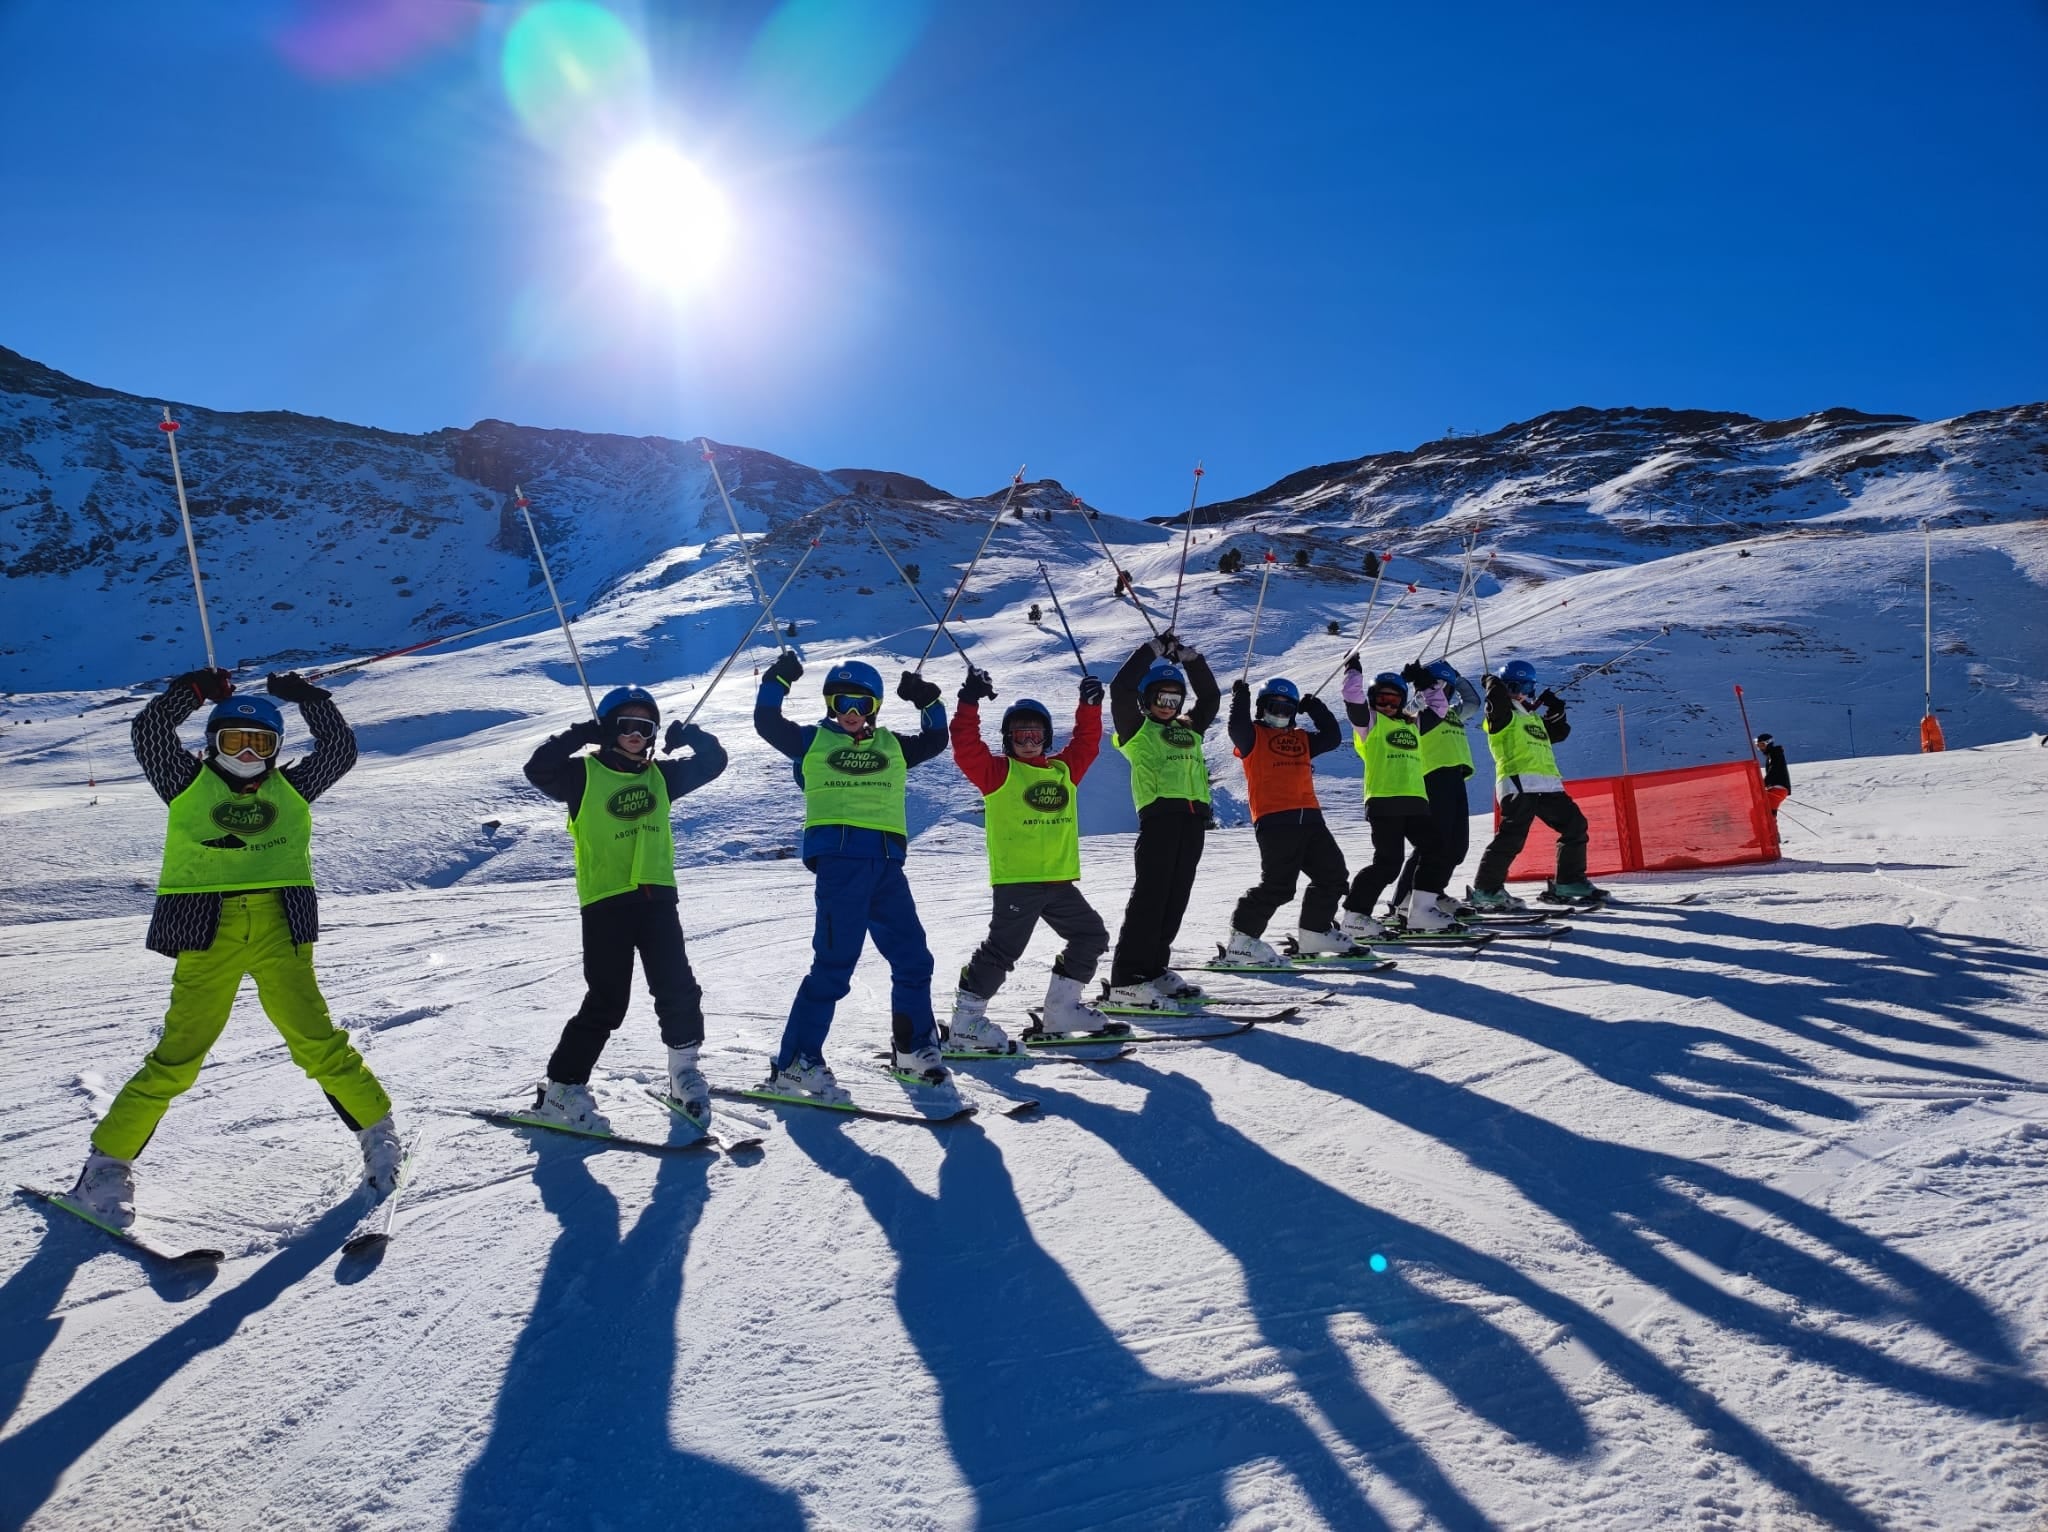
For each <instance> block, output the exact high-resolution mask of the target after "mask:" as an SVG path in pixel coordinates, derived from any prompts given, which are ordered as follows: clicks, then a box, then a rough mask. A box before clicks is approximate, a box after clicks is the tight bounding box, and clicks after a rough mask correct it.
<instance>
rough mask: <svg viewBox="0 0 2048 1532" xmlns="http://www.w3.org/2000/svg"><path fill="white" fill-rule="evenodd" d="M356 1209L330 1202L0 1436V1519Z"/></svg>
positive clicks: (336, 1243) (279, 1285) (220, 1342)
mask: <svg viewBox="0 0 2048 1532" xmlns="http://www.w3.org/2000/svg"><path fill="white" fill-rule="evenodd" d="M361 1216H362V1208H361V1207H359V1206H358V1205H356V1203H355V1202H354V1200H353V1199H351V1200H350V1201H348V1202H344V1203H341V1204H339V1205H337V1206H335V1207H333V1208H330V1209H329V1210H328V1211H327V1212H326V1213H325V1214H324V1215H323V1216H322V1217H321V1218H320V1219H319V1220H318V1221H317V1222H315V1223H313V1224H312V1225H310V1226H309V1227H308V1228H307V1229H306V1230H305V1232H304V1233H303V1234H300V1235H298V1236H296V1237H294V1238H293V1239H292V1241H291V1242H290V1243H289V1244H287V1245H285V1246H284V1248H283V1249H281V1250H279V1251H278V1252H277V1253H276V1254H275V1255H273V1256H271V1257H270V1259H268V1260H267V1261H265V1262H264V1263H263V1264H262V1265H261V1266H259V1267H257V1268H256V1269H255V1270H254V1271H253V1272H251V1273H250V1274H249V1275H248V1276H247V1277H246V1278H245V1279H243V1280H242V1281H240V1282H238V1283H236V1284H235V1285H234V1286H233V1287H231V1288H229V1289H228V1290H227V1291H226V1292H224V1293H221V1294H219V1295H218V1296H217V1297H214V1298H211V1299H209V1300H208V1301H207V1304H206V1306H205V1307H204V1308H202V1309H201V1310H200V1311H199V1312H198V1313H196V1314H194V1315H192V1316H191V1317H190V1318H188V1319H186V1320H184V1321H183V1322H182V1323H180V1324H178V1325H176V1326H174V1327H172V1328H171V1329H169V1330H167V1331H165V1332H164V1333H163V1334H162V1335H160V1336H158V1337H157V1338H156V1339H155V1340H153V1341H151V1342H150V1343H149V1344H148V1345H146V1346H144V1347H143V1348H142V1349H141V1350H140V1351H138V1352H136V1353H134V1354H133V1355H132V1356H129V1357H126V1358H124V1359H123V1360H121V1361H119V1362H116V1363H115V1364H114V1365H113V1366H112V1367H109V1368H108V1369H107V1370H106V1371H105V1372H103V1373H101V1374H100V1375H99V1376H98V1377H96V1378H94V1379H93V1380H92V1381H91V1382H89V1383H87V1384H86V1385H85V1386H84V1387H83V1388H81V1389H79V1391H78V1392H77V1393H75V1394H73V1395H72V1396H71V1397H70V1398H69V1399H66V1400H65V1401H64V1402H63V1403H62V1404H60V1405H58V1406H57V1407H56V1408H55V1409H53V1410H51V1411H50V1412H49V1413H48V1414H46V1415H43V1416H40V1417H38V1418H37V1419H35V1420H33V1421H31V1422H29V1424H28V1425H26V1426H24V1427H23V1428H22V1429H21V1430H20V1431H18V1432H16V1433H15V1434H14V1435H13V1436H10V1437H8V1438H7V1439H6V1440H5V1441H0V1526H6V1527H16V1526H20V1525H21V1524H22V1523H23V1522H25V1521H27V1520H28V1518H29V1517H30V1515H32V1514H33V1513H34V1512H35V1511H36V1509H37V1508H38V1507H40V1506H41V1505H42V1504H43V1503H44V1502H45V1501H47V1500H48V1499H49V1498H50V1496H51V1494H52V1493H54V1491H55V1490H56V1487H57V1481H58V1480H59V1479H61V1478H62V1477H63V1476H64V1474H65V1473H66V1472H67V1471H68V1470H69V1469H70V1468H71V1467H72V1465H74V1464H76V1463H78V1462H79V1461H80V1460H81V1459H83V1458H84V1457H85V1455H86V1454H87V1453H88V1452H90V1451H91V1450H92V1449H93V1447H94V1446H95V1445H96V1444H97V1443H98V1442H99V1441H100V1440H101V1438H103V1437H104V1436H106V1435H107V1433H108V1432H110V1431H112V1430H113V1429H114V1428H115V1427H116V1426H118V1425H119V1424H120V1423H121V1422H122V1421H124V1420H126V1419H127V1418H128V1417H129V1416H130V1415H132V1414H134V1413H135V1412H136V1411H137V1410H140V1409H143V1408H145V1407H146V1406H148V1405H149V1404H150V1402H151V1401H152V1400H153V1399H154V1398H155V1396H156V1394H157V1391H158V1390H159V1389H161V1388H163V1387H164V1386H165V1385H166V1384H167V1383H169V1382H170V1381H171V1380H172V1379H173V1378H174V1377H176V1376H177V1374H178V1373H179V1371H180V1370H181V1369H183V1368H184V1367H186V1366H187V1365H189V1364H190V1363H191V1362H192V1361H193V1360H194V1359H195V1358H198V1357H201V1356H204V1355H206V1354H207V1353H208V1352H210V1351H214V1350H216V1349H218V1348H219V1347H221V1346H225V1345H226V1344H227V1343H228V1342H229V1341H231V1340H233V1339H234V1338H235V1336H236V1334H237V1333H238V1332H239V1331H240V1330H241V1328H242V1325H243V1323H244V1322H245V1321H247V1320H249V1319H250V1318H252V1317H254V1316H255V1315H257V1314H260V1313H261V1312H263V1310H265V1309H267V1308H269V1307H270V1305H271V1304H272V1303H274V1302H276V1301H277V1300H278V1299H279V1298H281V1297H282V1296H283V1295H284V1294H285V1293H287V1292H289V1291H290V1290H291V1289H292V1287H293V1286H295V1285H296V1284H297V1283H298V1282H299V1281H301V1280H302V1279H303V1278H305V1277H307V1276H310V1275H311V1274H312V1273H313V1272H314V1271H316V1270H317V1269H318V1268H319V1267H320V1265H321V1263H322V1262H324V1261H326V1260H328V1259H329V1258H330V1257H331V1256H333V1255H334V1253H335V1252H336V1251H337V1250H339V1249H340V1248H341V1242H342V1241H343V1240H344V1239H346V1238H347V1237H348V1234H349V1231H350V1230H352V1229H353V1228H354V1227H355V1225H356V1220H357V1219H358V1218H360V1217H361Z"/></svg>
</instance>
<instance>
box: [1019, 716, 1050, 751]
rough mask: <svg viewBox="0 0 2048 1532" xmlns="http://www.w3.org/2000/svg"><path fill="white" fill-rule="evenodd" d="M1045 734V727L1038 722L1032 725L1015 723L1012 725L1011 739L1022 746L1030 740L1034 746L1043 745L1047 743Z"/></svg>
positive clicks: (1034, 721) (1031, 723)
mask: <svg viewBox="0 0 2048 1532" xmlns="http://www.w3.org/2000/svg"><path fill="white" fill-rule="evenodd" d="M1045 733H1046V731H1045V725H1044V724H1042V723H1039V722H1037V721H1036V720H1033V721H1032V722H1030V723H1013V724H1011V725H1010V739H1011V740H1012V741H1013V742H1014V743H1016V744H1020V745H1021V744H1023V743H1024V742H1025V741H1026V740H1029V741H1030V742H1031V743H1032V744H1034V745H1042V744H1044V743H1045Z"/></svg>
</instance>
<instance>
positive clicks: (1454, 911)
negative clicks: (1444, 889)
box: [1436, 894, 1465, 920]
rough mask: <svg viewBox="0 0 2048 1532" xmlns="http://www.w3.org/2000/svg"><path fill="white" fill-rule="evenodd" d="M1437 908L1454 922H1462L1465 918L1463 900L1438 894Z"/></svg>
mask: <svg viewBox="0 0 2048 1532" xmlns="http://www.w3.org/2000/svg"><path fill="white" fill-rule="evenodd" d="M1436 907H1437V908H1438V909H1440V910H1442V911H1443V912H1444V913H1445V914H1446V915H1448V916H1450V917H1451V919H1453V920H1462V919H1463V918H1464V916H1465V906H1464V903H1463V902H1462V901H1461V900H1458V899H1454V898H1452V897H1451V896H1450V895H1449V894H1438V895H1437V896H1436Z"/></svg>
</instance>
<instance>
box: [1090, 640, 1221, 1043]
mask: <svg viewBox="0 0 2048 1532" xmlns="http://www.w3.org/2000/svg"><path fill="white" fill-rule="evenodd" d="M1181 666H1185V667H1186V674H1185V675H1183V674H1182V672H1181V670H1180V668H1178V667H1181ZM1190 680H1192V681H1193V682H1194V687H1195V705H1194V707H1193V708H1192V709H1190V710H1189V712H1188V713H1187V714H1186V715H1185V716H1183V715H1182V713H1181V705H1182V704H1183V703H1184V702H1186V700H1187V687H1188V682H1189V681H1190ZM1222 702H1223V694H1222V692H1221V691H1219V690H1218V689H1217V686H1216V677H1215V676H1213V675H1212V674H1210V672H1209V664H1208V661H1206V660H1204V659H1203V658H1202V656H1201V653H1200V652H1199V651H1198V650H1196V649H1195V648H1193V647H1192V646H1191V645H1188V644H1184V643H1182V642H1181V641H1180V639H1179V638H1178V637H1176V636H1175V635H1174V634H1171V633H1163V634H1161V635H1160V636H1159V637H1157V638H1153V639H1148V640H1146V641H1145V642H1144V643H1142V644H1140V645H1138V647H1137V648H1136V649H1135V650H1133V651H1132V653H1131V657H1130V658H1129V659H1128V660H1126V661H1124V664H1123V668H1122V669H1120V670H1119V671H1117V673H1116V677H1115V679H1113V680H1112V681H1111V682H1110V683H1109V706H1110V713H1111V716H1112V718H1113V719H1114V721H1115V724H1116V737H1115V739H1114V740H1113V741H1112V743H1114V744H1115V746H1116V748H1117V750H1118V751H1119V752H1120V753H1121V754H1122V755H1123V756H1124V757H1125V759H1127V760H1128V761H1129V762H1130V763H1131V798H1132V800H1133V801H1134V802H1135V803H1136V804H1137V807H1138V841H1137V846H1136V848H1135V859H1136V862H1137V879H1136V881H1135V882H1133V883H1132V884H1131V897H1130V901H1129V902H1128V903H1127V904H1126V905H1125V906H1124V923H1123V929H1122V930H1120V931H1119V932H1118V933H1117V939H1116V952H1115V953H1114V955H1113V956H1112V957H1111V959H1110V967H1109V993H1108V995H1107V996H1106V999H1108V1000H1110V1001H1113V1002H1115V1003H1116V1004H1118V1005H1127V1006H1147V1007H1155V1008H1162V1009H1163V1008H1170V1007H1171V1006H1172V1005H1173V1004H1174V1002H1176V1001H1179V1000H1188V999H1195V998H1199V997H1200V995H1201V993H1202V991H1201V988H1200V987H1199V986H1198V985H1195V984H1192V983H1190V982H1189V981H1188V980H1187V979H1185V978H1183V977H1182V976H1181V975H1180V974H1177V973H1175V972H1174V971H1173V968H1172V967H1171V964H1172V962H1173V939H1174V937H1176V936H1178V935H1179V934H1180V923H1181V920H1182V918H1183V917H1184V916H1185V915H1186V914H1187V909H1188V896H1189V895H1190V894H1191V893H1192V892H1193V891H1194V886H1195V869H1196V868H1197V867H1198V866H1199V865H1200V864H1201V860H1202V845H1203V841H1204V839H1205V837H1206V836H1207V834H1208V830H1209V819H1210V809H1209V767H1208V763H1207V762H1206V761H1205V760H1204V759H1203V758H1202V735H1203V733H1204V732H1205V731H1206V730H1207V729H1208V727H1209V725H1211V724H1212V723H1214V722H1215V721H1216V714H1217V711H1218V709H1219V708H1220V706H1221V705H1222Z"/></svg>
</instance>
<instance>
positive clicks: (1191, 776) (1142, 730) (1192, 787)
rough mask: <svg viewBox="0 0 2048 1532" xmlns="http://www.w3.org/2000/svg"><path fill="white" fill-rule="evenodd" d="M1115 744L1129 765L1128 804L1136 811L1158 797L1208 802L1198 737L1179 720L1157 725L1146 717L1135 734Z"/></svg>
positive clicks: (1205, 768)
mask: <svg viewBox="0 0 2048 1532" xmlns="http://www.w3.org/2000/svg"><path fill="white" fill-rule="evenodd" d="M1115 743H1116V747H1117V749H1118V750H1119V751H1121V752H1122V753H1123V757H1124V759H1125V760H1127V761H1129V762H1130V763H1131V801H1132V802H1133V803H1135V804H1136V805H1137V806H1138V807H1139V808H1140V809H1143V808H1144V807H1145V805H1146V804H1148V803H1152V802H1154V801H1155V800H1157V799H1160V798H1186V799H1189V800H1190V801H1192V802H1195V803H1207V802H1208V801H1209V763H1208V762H1207V761H1205V760H1203V759H1202V736H1201V735H1199V734H1197V733H1196V732H1195V731H1194V730H1193V729H1190V728H1189V727H1188V726H1187V725H1186V724H1185V723H1183V722H1181V720H1180V719H1178V718H1176V719H1175V720H1174V721H1173V722H1172V723H1160V722H1159V721H1158V720H1157V719H1155V718H1147V719H1146V720H1145V721H1144V722H1143V723H1142V724H1140V725H1139V726H1138V732H1137V733H1135V734H1133V735H1132V736H1131V737H1130V738H1129V739H1120V740H1117V741H1116V742H1115Z"/></svg>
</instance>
